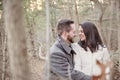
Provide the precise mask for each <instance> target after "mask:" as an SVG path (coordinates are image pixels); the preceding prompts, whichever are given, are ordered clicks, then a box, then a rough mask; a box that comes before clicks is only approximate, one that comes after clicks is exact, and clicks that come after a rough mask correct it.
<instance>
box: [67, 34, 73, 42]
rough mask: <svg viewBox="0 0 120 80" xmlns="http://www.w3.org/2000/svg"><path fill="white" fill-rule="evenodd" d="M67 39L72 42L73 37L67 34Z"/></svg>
mask: <svg viewBox="0 0 120 80" xmlns="http://www.w3.org/2000/svg"><path fill="white" fill-rule="evenodd" d="M67 40H68V41H69V42H70V43H74V41H73V38H72V37H71V36H70V35H68V37H67Z"/></svg>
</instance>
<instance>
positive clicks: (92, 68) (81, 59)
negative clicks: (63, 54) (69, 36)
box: [72, 43, 110, 76]
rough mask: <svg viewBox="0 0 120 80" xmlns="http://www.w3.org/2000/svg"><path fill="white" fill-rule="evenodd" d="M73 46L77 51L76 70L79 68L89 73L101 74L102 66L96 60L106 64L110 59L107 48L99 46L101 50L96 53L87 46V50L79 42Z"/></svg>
mask: <svg viewBox="0 0 120 80" xmlns="http://www.w3.org/2000/svg"><path fill="white" fill-rule="evenodd" d="M72 48H73V50H74V51H75V52H76V55H74V61H75V70H79V71H81V72H83V73H85V74H87V75H90V76H91V75H100V74H101V70H100V67H99V66H98V65H96V60H99V61H100V62H103V63H104V64H106V63H107V61H110V55H109V53H108V50H107V48H103V47H101V46H99V50H98V51H97V52H94V53H91V51H90V49H89V48H87V49H88V51H85V50H84V49H83V48H82V47H80V46H79V44H78V43H73V44H72Z"/></svg>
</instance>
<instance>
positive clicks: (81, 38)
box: [79, 26, 86, 41]
mask: <svg viewBox="0 0 120 80" xmlns="http://www.w3.org/2000/svg"><path fill="white" fill-rule="evenodd" d="M79 37H80V40H81V41H85V40H86V37H85V34H84V31H83V28H82V27H81V26H80V27H79Z"/></svg>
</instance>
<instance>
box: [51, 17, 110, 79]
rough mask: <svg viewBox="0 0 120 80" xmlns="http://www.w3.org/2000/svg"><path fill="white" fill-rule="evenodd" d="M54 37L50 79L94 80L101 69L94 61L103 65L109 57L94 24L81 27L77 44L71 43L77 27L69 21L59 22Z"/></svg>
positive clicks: (87, 23)
mask: <svg viewBox="0 0 120 80" xmlns="http://www.w3.org/2000/svg"><path fill="white" fill-rule="evenodd" d="M57 34H58V38H57V40H56V42H55V43H54V44H53V45H52V47H51V48H50V80H93V79H94V78H96V77H98V76H99V75H101V73H102V72H101V69H102V68H100V67H99V65H97V64H96V61H99V62H98V63H99V64H101V63H106V62H107V61H108V60H110V55H109V54H108V51H107V48H106V47H105V46H104V45H103V42H102V40H101V37H100V35H99V33H98V30H97V28H96V26H95V25H94V24H93V23H90V22H84V23H82V24H80V26H79V37H80V41H79V42H77V43H74V41H73V38H74V37H75V36H76V28H75V24H74V21H72V20H69V19H62V20H60V21H59V22H58V24H57ZM96 80H97V79H96Z"/></svg>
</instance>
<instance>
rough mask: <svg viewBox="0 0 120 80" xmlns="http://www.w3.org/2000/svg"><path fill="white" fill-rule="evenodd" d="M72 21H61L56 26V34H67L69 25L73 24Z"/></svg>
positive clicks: (69, 28)
mask: <svg viewBox="0 0 120 80" xmlns="http://www.w3.org/2000/svg"><path fill="white" fill-rule="evenodd" d="M73 23H74V21H72V20H69V19H62V20H60V21H59V22H58V24H57V33H58V35H61V34H62V33H63V32H64V31H67V32H69V31H70V30H71V26H70V25H71V24H73Z"/></svg>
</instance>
